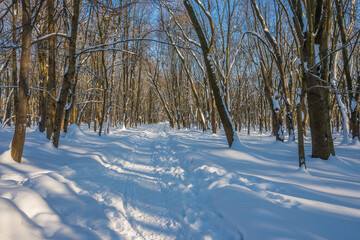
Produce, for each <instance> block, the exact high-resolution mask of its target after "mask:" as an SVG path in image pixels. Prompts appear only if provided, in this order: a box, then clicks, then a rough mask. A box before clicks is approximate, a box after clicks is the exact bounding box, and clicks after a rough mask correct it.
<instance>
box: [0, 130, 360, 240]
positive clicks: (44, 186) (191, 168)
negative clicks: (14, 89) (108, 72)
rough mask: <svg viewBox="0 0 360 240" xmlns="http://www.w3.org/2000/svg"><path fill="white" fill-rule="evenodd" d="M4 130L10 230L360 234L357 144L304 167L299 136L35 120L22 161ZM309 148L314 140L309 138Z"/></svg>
mask: <svg viewBox="0 0 360 240" xmlns="http://www.w3.org/2000/svg"><path fill="white" fill-rule="evenodd" d="M12 134H13V129H12V128H10V129H9V128H7V129H2V130H0V153H1V155H0V239H5V240H6V239H360V228H359V225H360V149H359V143H358V142H354V143H353V144H349V145H340V144H339V143H337V146H336V151H337V156H336V157H332V158H331V159H330V160H328V161H323V160H320V159H310V158H309V157H308V158H307V166H308V169H307V170H306V169H303V168H302V169H299V168H298V167H297V165H298V162H297V161H298V160H297V145H296V144H295V143H278V142H276V143H274V138H273V137H271V136H268V135H259V134H256V133H253V134H252V135H251V136H247V135H243V134H240V135H239V138H240V140H241V143H242V145H241V146H239V147H238V148H236V149H228V147H227V145H226V141H225V136H224V134H223V133H221V134H219V135H213V134H211V133H203V132H201V131H197V130H180V131H179V130H173V129H171V128H169V127H168V124H165V123H163V124H158V125H150V126H147V125H143V126H141V127H139V128H136V129H128V130H119V129H112V133H111V134H109V135H107V136H102V137H98V136H97V135H96V133H94V132H92V131H91V130H89V129H86V128H83V129H80V128H78V127H77V126H76V125H72V126H71V127H70V128H69V132H68V134H67V135H66V136H65V137H63V138H61V140H60V141H61V142H60V147H59V149H56V148H54V147H53V146H52V144H51V143H50V142H48V141H47V140H46V137H45V135H44V134H42V133H40V132H38V130H36V129H29V130H28V132H27V136H26V145H25V149H24V155H23V163H22V164H18V163H16V162H13V161H12V160H11V157H10V151H9V150H8V149H9V144H10V142H11V138H12ZM306 151H307V153H310V144H309V142H306Z"/></svg>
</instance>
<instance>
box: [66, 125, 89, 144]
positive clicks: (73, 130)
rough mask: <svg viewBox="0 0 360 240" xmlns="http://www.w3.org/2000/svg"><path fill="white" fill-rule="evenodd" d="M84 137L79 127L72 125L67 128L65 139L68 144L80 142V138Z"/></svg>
mask: <svg viewBox="0 0 360 240" xmlns="http://www.w3.org/2000/svg"><path fill="white" fill-rule="evenodd" d="M85 136H86V134H85V133H84V132H83V131H82V130H81V129H80V127H79V126H78V125H77V124H75V123H73V124H71V125H70V126H69V128H68V132H67V133H66V136H65V139H66V140H67V141H70V142H72V141H74V142H76V141H79V140H81V138H84V137H85Z"/></svg>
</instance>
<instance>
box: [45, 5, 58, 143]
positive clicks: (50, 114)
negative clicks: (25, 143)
mask: <svg viewBox="0 0 360 240" xmlns="http://www.w3.org/2000/svg"><path fill="white" fill-rule="evenodd" d="M46 10H47V18H48V25H49V27H48V33H49V34H51V33H53V32H55V26H54V25H55V20H54V2H53V0H47V8H46ZM55 43H56V37H55V36H52V37H50V38H49V41H48V48H49V52H48V79H47V83H46V89H47V91H49V93H50V94H51V95H52V96H53V97H54V98H55V86H56V70H55V67H56V62H55ZM53 97H51V96H49V95H48V94H47V95H46V123H45V125H46V138H47V139H49V140H50V139H51V135H52V133H53V127H54V117H55V108H56V102H55V100H54V99H53Z"/></svg>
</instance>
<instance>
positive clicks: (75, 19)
mask: <svg viewBox="0 0 360 240" xmlns="http://www.w3.org/2000/svg"><path fill="white" fill-rule="evenodd" d="M79 14H80V0H74V2H73V14H72V18H71V28H70V39H69V49H68V51H69V58H68V61H67V65H66V67H65V74H64V79H63V82H62V88H61V92H60V96H59V100H58V102H57V105H56V113H55V123H54V132H53V138H52V142H53V144H54V146H55V147H58V146H59V138H60V130H61V124H62V122H63V120H64V109H65V105H66V100H67V97H68V95H69V91H70V87H71V84H72V82H73V81H74V76H75V68H76V67H75V64H76V40H77V34H78V33H77V32H78V24H79Z"/></svg>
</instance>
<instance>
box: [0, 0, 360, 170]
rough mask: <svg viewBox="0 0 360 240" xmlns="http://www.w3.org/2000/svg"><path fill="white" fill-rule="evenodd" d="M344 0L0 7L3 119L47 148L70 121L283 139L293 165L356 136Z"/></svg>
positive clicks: (354, 20)
mask: <svg viewBox="0 0 360 240" xmlns="http://www.w3.org/2000/svg"><path fill="white" fill-rule="evenodd" d="M358 18H359V3H358V1H356V0H352V1H351V0H344V1H341V0H334V1H332V0H321V1H316V0H306V1H293V0H288V1H280V0H273V1H270V0H269V1H259V2H258V1H255V0H250V1H245V0H233V1H230V0H226V1H219V0H208V1H203V2H201V1H200V0H196V1H184V2H182V1H165V0H153V1H141V0H135V1H134V0H133V1H130V0H129V1H127V0H119V1H113V0H111V1H110V0H109V1H97V0H88V1H80V0H74V1H50V0H49V1H45V0H37V1H30V0H28V1H6V0H4V1H2V2H1V15H0V20H1V42H0V49H1V72H0V77H1V85H0V87H1V90H0V93H1V95H0V96H1V109H0V113H1V122H2V125H3V127H4V126H5V125H9V126H10V125H11V124H14V125H15V126H16V128H15V134H14V138H13V142H12V156H13V158H14V160H15V161H18V162H20V161H21V155H22V149H23V145H24V139H25V129H26V126H30V125H31V124H38V125H39V129H40V131H41V132H43V131H46V137H47V138H48V139H49V140H51V141H52V142H53V144H54V145H55V146H56V147H57V146H58V145H59V136H60V132H61V131H63V132H65V133H66V132H67V128H68V126H69V124H72V123H76V124H78V125H80V124H88V125H89V127H90V124H91V123H93V128H94V131H97V132H98V133H99V135H100V136H101V135H102V134H106V133H107V131H108V129H109V126H110V125H112V126H121V127H122V128H127V127H130V128H132V127H134V126H137V125H138V124H142V123H148V124H151V123H157V122H162V121H168V122H169V124H170V126H171V127H174V128H178V129H180V128H189V127H191V126H196V127H198V128H202V129H203V130H204V131H212V132H213V133H216V131H217V130H216V129H217V128H220V127H223V128H224V130H225V132H226V137H227V142H228V145H229V146H230V147H231V145H232V143H233V141H237V137H236V134H235V132H236V131H239V130H241V129H242V127H243V126H246V128H247V129H248V130H249V129H250V128H251V127H254V128H255V127H259V131H260V132H262V131H272V133H273V135H274V137H275V138H276V140H278V141H284V138H285V136H286V135H288V137H289V139H290V140H291V141H293V140H295V134H296V133H297V134H296V135H297V137H298V140H299V141H298V142H299V165H300V166H301V165H302V164H304V163H305V155H304V151H303V136H306V135H307V128H308V126H309V127H310V130H311V139H312V154H311V156H312V157H315V158H317V157H319V158H322V159H328V158H329V156H330V155H335V150H334V144H333V140H332V139H333V137H332V132H334V131H337V132H339V131H341V132H342V133H343V138H344V141H345V142H346V141H349V140H350V139H358V136H359V122H360V121H359V101H360V100H359V93H360V69H359V65H360V64H359V61H360V47H359V44H358V42H359V37H360V34H359V33H360V32H359V27H360V25H359V19H358Z"/></svg>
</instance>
